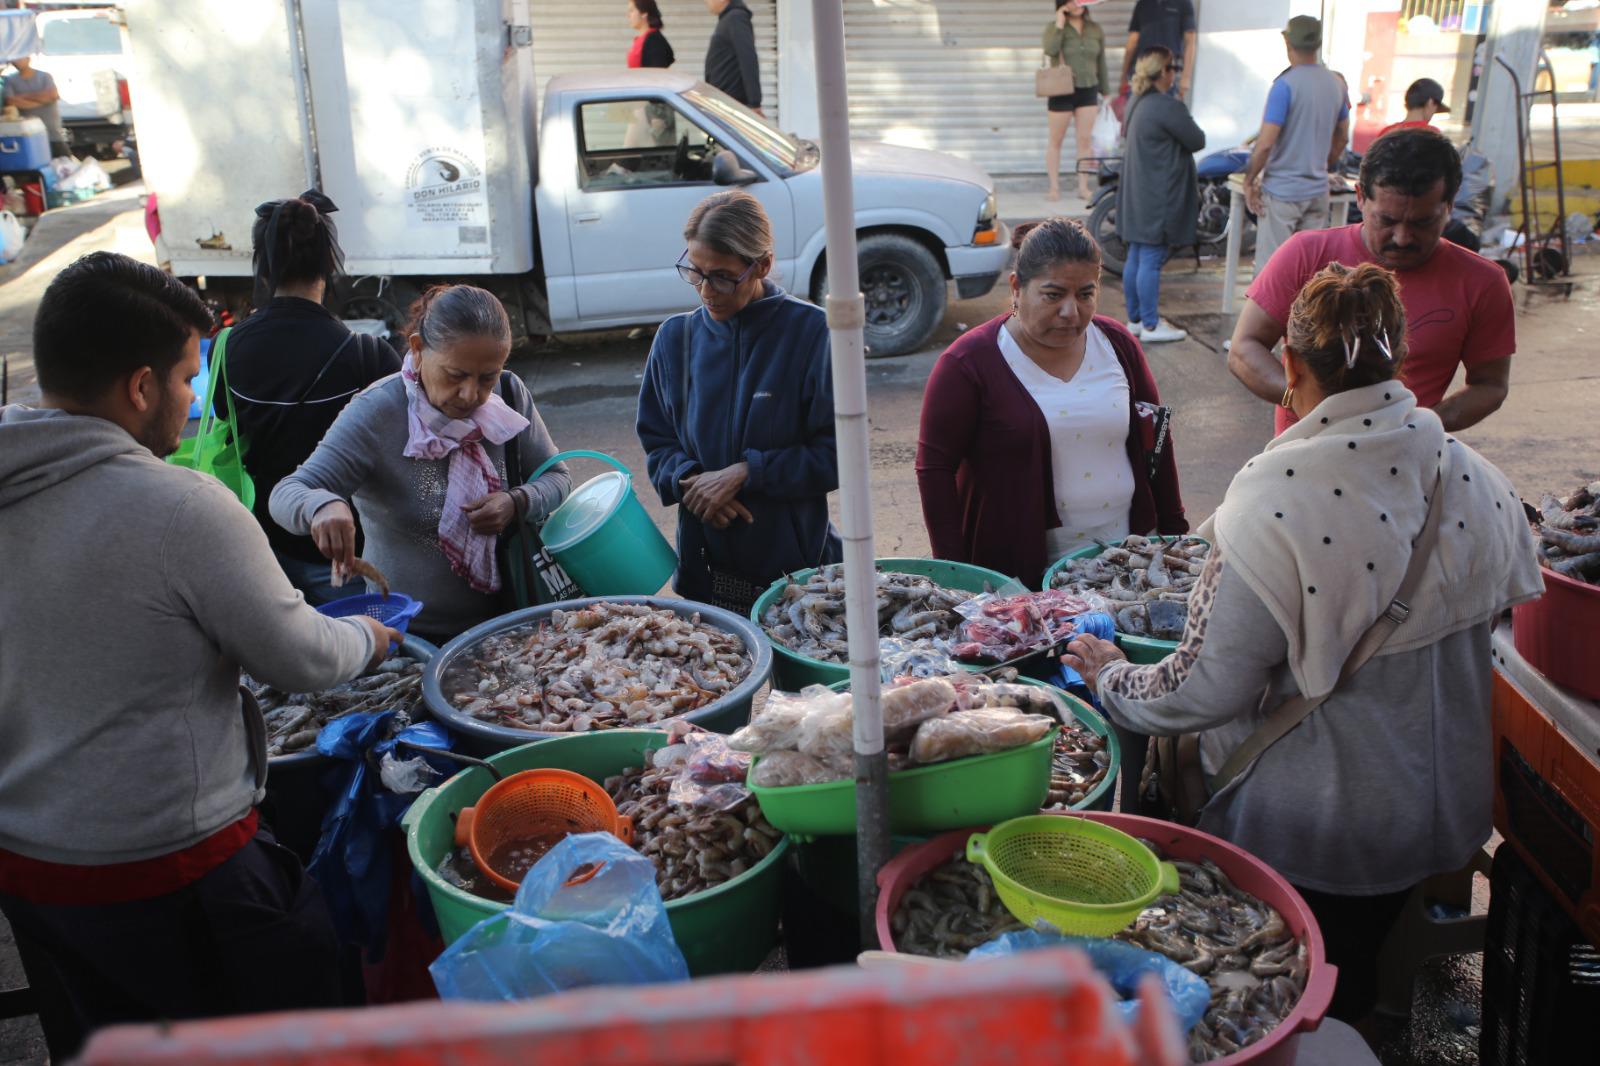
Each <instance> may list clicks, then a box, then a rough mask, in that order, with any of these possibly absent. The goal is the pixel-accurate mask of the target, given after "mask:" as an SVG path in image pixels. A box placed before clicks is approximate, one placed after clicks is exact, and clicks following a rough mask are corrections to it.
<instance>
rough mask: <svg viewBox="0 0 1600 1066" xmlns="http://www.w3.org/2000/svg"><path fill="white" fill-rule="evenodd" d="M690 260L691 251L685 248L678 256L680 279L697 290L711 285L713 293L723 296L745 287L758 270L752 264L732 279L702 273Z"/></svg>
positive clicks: (720, 275)
mask: <svg viewBox="0 0 1600 1066" xmlns="http://www.w3.org/2000/svg"><path fill="white" fill-rule="evenodd" d="M688 258H689V249H687V248H685V249H684V250H683V254H682V255H680V256H678V277H680V278H682V279H683V280H684V282H685V283H686V284H689V285H693V286H694V287H695V288H696V289H698V288H700V287H701V286H702V285H706V284H707V283H709V284H710V285H711V291H712V292H714V293H718V294H720V295H722V296H727V295H728V294H729V293H731V292H733V290H735V289H737V288H738V287H739V286H740V285H743V284H744V283H745V281H746V280H747V279H748V278H749V277H750V273H751V271H753V270H755V268H756V265H755V264H754V263H751V264H750V265H749V266H747V267H745V268H744V273H743V274H740V275H739V276H738V277H736V278H730V277H728V275H726V274H705V273H702V272H701V271H699V270H697V269H695V268H694V267H692V266H690V265H689V263H688Z"/></svg>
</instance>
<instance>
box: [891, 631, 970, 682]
mask: <svg viewBox="0 0 1600 1066" xmlns="http://www.w3.org/2000/svg"><path fill="white" fill-rule="evenodd" d="M959 669H961V666H960V664H959V663H957V662H956V660H955V659H954V657H952V656H951V654H950V642H949V641H946V640H938V639H918V640H905V639H903V638H901V637H879V638H878V676H879V677H881V678H882V679H883V681H884V683H885V684H887V683H888V682H890V681H893V680H895V679H896V678H901V677H943V676H944V675H946V674H953V673H955V672H956V671H957V670H959Z"/></svg>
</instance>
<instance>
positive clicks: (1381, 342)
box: [1372, 330, 1394, 363]
mask: <svg viewBox="0 0 1600 1066" xmlns="http://www.w3.org/2000/svg"><path fill="white" fill-rule="evenodd" d="M1372 341H1373V343H1374V344H1376V345H1377V346H1378V351H1380V352H1382V353H1383V357H1384V358H1385V359H1387V360H1389V362H1391V363H1392V362H1394V352H1393V351H1392V350H1391V349H1390V348H1389V331H1388V330H1384V331H1383V333H1382V334H1381V335H1379V336H1376V337H1373V338H1372Z"/></svg>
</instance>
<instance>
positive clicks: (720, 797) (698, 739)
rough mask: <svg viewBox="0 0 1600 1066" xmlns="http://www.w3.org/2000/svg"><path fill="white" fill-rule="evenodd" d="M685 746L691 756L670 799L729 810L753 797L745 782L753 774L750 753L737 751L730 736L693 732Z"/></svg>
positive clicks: (676, 779) (695, 805) (675, 779)
mask: <svg viewBox="0 0 1600 1066" xmlns="http://www.w3.org/2000/svg"><path fill="white" fill-rule="evenodd" d="M673 746H674V747H677V746H678V745H673ZM682 746H683V747H684V748H685V749H686V750H687V752H688V756H687V758H685V759H684V760H683V763H682V769H681V770H680V771H679V773H678V776H677V777H676V778H674V779H673V781H672V787H671V788H670V789H669V790H668V791H667V800H668V801H669V802H671V803H676V804H686V805H689V806H693V807H699V808H701V809H702V810H712V811H726V810H731V809H732V808H734V807H737V806H738V805H739V804H741V803H743V802H744V801H745V800H747V799H749V798H750V790H749V789H748V788H746V787H745V784H744V779H745V777H746V776H748V774H749V773H750V754H749V752H743V751H734V750H733V749H732V748H730V747H728V738H727V737H724V736H722V735H721V734H718V733H690V734H689V735H688V736H686V737H684V738H683V745H682Z"/></svg>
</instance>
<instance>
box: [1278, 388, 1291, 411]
mask: <svg viewBox="0 0 1600 1066" xmlns="http://www.w3.org/2000/svg"><path fill="white" fill-rule="evenodd" d="M1278 406H1279V407H1282V408H1283V409H1284V410H1289V409H1291V408H1293V407H1294V386H1293V385H1290V386H1289V387H1288V388H1286V389H1284V390H1283V399H1281V400H1279V401H1278Z"/></svg>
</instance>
